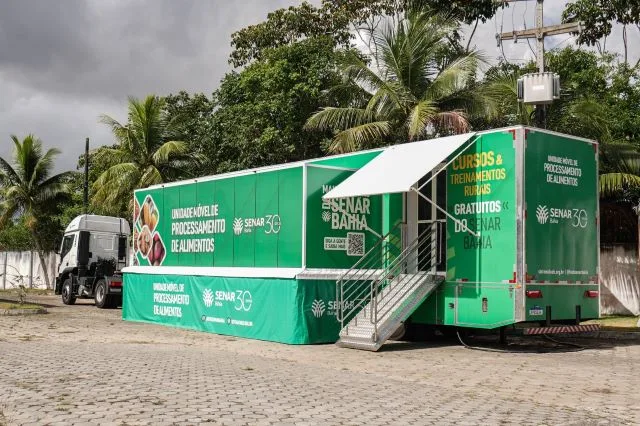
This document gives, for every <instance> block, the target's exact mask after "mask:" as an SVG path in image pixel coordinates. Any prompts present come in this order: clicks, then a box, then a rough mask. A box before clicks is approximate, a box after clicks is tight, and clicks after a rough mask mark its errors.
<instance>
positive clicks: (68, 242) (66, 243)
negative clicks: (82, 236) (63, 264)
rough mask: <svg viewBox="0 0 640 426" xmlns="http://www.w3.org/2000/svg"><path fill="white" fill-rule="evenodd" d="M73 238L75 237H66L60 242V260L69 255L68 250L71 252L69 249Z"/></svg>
mask: <svg viewBox="0 0 640 426" xmlns="http://www.w3.org/2000/svg"><path fill="white" fill-rule="evenodd" d="M74 238H75V235H67V236H65V237H64V239H63V240H62V248H61V249H60V258H64V257H65V256H66V255H67V253H69V250H71V247H72V246H73V239H74Z"/></svg>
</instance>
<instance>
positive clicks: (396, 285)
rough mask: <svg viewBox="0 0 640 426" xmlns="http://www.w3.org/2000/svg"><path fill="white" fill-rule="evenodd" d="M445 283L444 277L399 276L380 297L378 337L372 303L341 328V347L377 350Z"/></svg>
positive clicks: (378, 297) (378, 296)
mask: <svg viewBox="0 0 640 426" xmlns="http://www.w3.org/2000/svg"><path fill="white" fill-rule="evenodd" d="M441 282H442V278H441V277H437V276H432V275H425V274H416V275H400V276H397V277H395V278H394V280H392V282H391V283H390V284H389V285H388V286H387V287H386V288H385V289H384V290H383V291H381V292H380V293H379V294H378V295H377V298H376V303H377V308H378V312H379V313H378V315H377V316H374V318H376V320H377V337H378V340H377V341H375V340H374V339H373V336H374V334H375V333H376V325H375V324H372V322H371V321H372V318H371V315H370V312H371V302H370V303H369V304H367V305H365V306H364V307H362V309H361V310H360V312H358V313H357V314H356V316H355V317H353V318H352V319H351V321H350V322H349V323H348V324H347V325H346V326H345V327H344V328H343V329H342V330H341V331H340V340H339V341H338V343H337V344H338V346H340V347H348V348H354V349H364V350H369V351H377V350H378V349H380V347H381V346H382V345H383V344H384V342H385V341H386V340H387V339H388V338H389V336H391V335H392V334H393V333H394V332H395V331H396V330H397V329H398V327H399V326H400V325H401V324H402V322H403V321H404V320H406V319H407V318H408V317H409V315H411V313H412V312H413V311H414V310H415V309H416V308H417V307H418V306H419V305H420V303H422V301H423V300H424V299H425V298H426V297H427V296H428V295H429V294H430V293H431V292H432V291H433V290H434V289H436V288H437V287H438V285H439V284H440V283H441Z"/></svg>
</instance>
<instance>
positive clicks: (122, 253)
mask: <svg viewBox="0 0 640 426" xmlns="http://www.w3.org/2000/svg"><path fill="white" fill-rule="evenodd" d="M118 260H120V261H126V260H127V237H122V236H121V237H119V238H118Z"/></svg>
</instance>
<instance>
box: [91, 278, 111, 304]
mask: <svg viewBox="0 0 640 426" xmlns="http://www.w3.org/2000/svg"><path fill="white" fill-rule="evenodd" d="M95 300H96V306H97V307H98V308H100V309H111V308H113V307H114V306H113V305H114V303H113V302H114V301H113V296H111V295H109V294H107V283H106V282H105V280H102V279H101V280H98V282H97V283H96V291H95Z"/></svg>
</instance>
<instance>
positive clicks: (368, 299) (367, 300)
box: [340, 223, 437, 328]
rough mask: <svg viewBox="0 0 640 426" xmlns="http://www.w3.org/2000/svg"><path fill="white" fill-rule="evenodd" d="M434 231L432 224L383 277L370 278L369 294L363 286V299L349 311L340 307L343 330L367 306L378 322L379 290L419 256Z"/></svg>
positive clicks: (405, 249)
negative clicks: (410, 257)
mask: <svg viewBox="0 0 640 426" xmlns="http://www.w3.org/2000/svg"><path fill="white" fill-rule="evenodd" d="M434 229H437V225H436V223H434V224H432V226H429V227H428V228H427V229H426V230H425V231H424V232H423V233H422V234H420V235H419V236H418V237H417V238H415V239H414V240H413V241H412V242H411V244H408V245H407V247H406V248H404V249H403V250H402V251H401V253H400V254H399V255H398V256H396V257H395V258H394V259H393V260H392V261H391V263H389V264H388V265H386V267H385V269H384V270H383V273H382V275H380V276H377V277H375V279H374V278H373V277H369V280H370V284H369V286H368V287H369V291H368V292H367V291H366V290H365V289H366V287H364V286H363V287H362V288H361V289H360V293H361V294H362V296H363V297H362V298H360V299H359V300H357V302H355V303H354V304H353V305H352V306H350V307H349V309H344V306H345V305H344V304H342V305H340V307H341V308H342V310H341V311H340V313H341V316H340V325H341V327H342V328H344V325H345V322H346V320H347V319H350V317H351V316H354V314H356V313H357V312H358V311H359V310H361V309H362V308H363V307H364V306H366V305H367V304H369V305H370V309H371V312H370V316H369V320H370V321H375V322H377V318H374V316H375V314H376V312H377V309H376V304H375V302H373V301H374V300H376V298H377V294H378V288H379V287H380V286H385V285H386V282H387V280H388V279H389V278H390V276H391V275H393V274H395V271H396V270H397V267H398V266H399V265H403V264H405V263H406V259H407V258H408V256H409V255H410V254H411V253H413V252H416V254H418V249H419V247H420V246H421V245H422V244H423V243H424V241H427V240H426V238H425V237H427V236H428V235H429V234H431V233H432V232H433V230H434ZM361 281H363V280H361ZM340 284H341V287H340V288H341V300H342V301H344V300H349V299H347V298H345V297H344V287H345V285H344V283H343V282H340ZM351 296H353V293H351ZM345 311H346V312H345Z"/></svg>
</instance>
